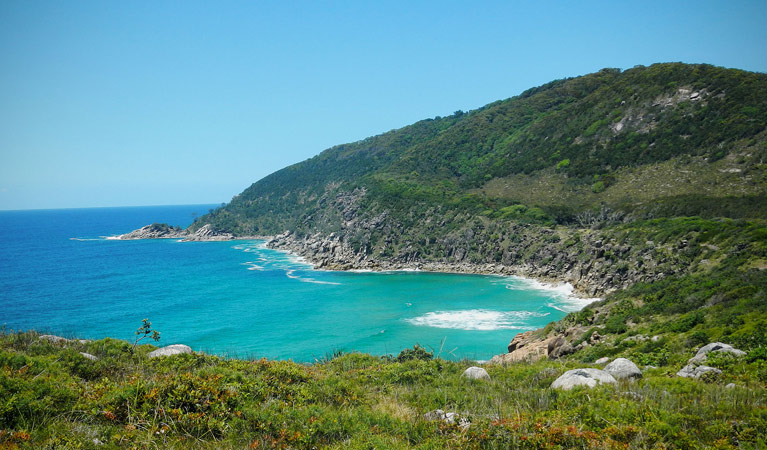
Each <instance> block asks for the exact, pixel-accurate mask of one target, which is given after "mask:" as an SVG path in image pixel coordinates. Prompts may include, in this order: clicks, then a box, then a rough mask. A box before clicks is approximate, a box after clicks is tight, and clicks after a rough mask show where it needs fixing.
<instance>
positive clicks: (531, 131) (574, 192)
mask: <svg viewBox="0 0 767 450" xmlns="http://www.w3.org/2000/svg"><path fill="white" fill-rule="evenodd" d="M766 129H767V76H766V75H764V74H758V73H750V72H745V71H740V70H734V69H723V68H720V67H714V66H709V65H688V64H681V63H672V64H655V65H652V66H649V67H643V66H638V67H635V68H633V69H629V70H626V71H623V72H622V71H620V70H617V69H605V70H602V71H600V72H597V73H593V74H589V75H585V76H582V77H577V78H570V79H564V80H557V81H554V82H551V83H548V84H545V85H543V86H540V87H537V88H533V89H530V90H528V91H526V92H524V93H522V94H521V95H519V96H517V97H513V98H510V99H508V100H503V101H498V102H495V103H492V104H489V105H487V106H484V107H482V108H479V109H477V110H474V111H470V112H468V113H464V112H461V111H458V112H456V113H455V114H453V115H452V116H449V117H438V118H435V119H427V120H423V121H420V122H417V123H415V124H413V125H410V126H407V127H404V128H401V129H398V130H393V131H390V132H388V133H384V134H381V135H378V136H375V137H371V138H368V139H365V140H362V141H359V142H355V143H351V144H344V145H339V146H336V147H333V148H331V149H329V150H326V151H324V152H322V153H320V154H319V155H317V156H315V157H314V158H311V159H309V160H307V161H304V162H302V163H298V164H295V165H292V166H290V167H287V168H285V169H282V170H280V171H278V172H275V173H274V174H272V175H269V176H267V177H265V178H264V179H262V180H260V181H258V182H256V183H254V184H253V185H252V186H250V187H249V188H248V189H246V190H245V191H243V192H242V193H241V194H239V195H238V196H236V197H235V198H233V199H232V202H230V203H229V204H228V205H226V206H224V207H221V208H218V209H216V210H215V211H213V212H212V213H211V214H209V215H207V216H205V217H202V218H200V220H199V221H198V222H197V223H196V224H194V225H192V228H195V227H199V226H202V225H203V224H205V223H211V224H213V225H214V226H215V227H216V228H217V229H220V230H222V231H232V232H235V233H239V234H243V235H254V234H261V235H265V234H276V233H280V232H283V231H285V230H299V229H306V230H307V231H311V232H318V231H320V232H325V233H329V232H333V231H337V230H338V229H339V228H340V227H341V226H342V223H343V220H341V219H340V218H337V217H336V218H327V217H326V219H327V220H325V221H324V222H323V221H318V220H312V219H316V217H317V216H318V215H322V214H323V213H324V212H325V209H326V206H327V203H328V200H329V199H332V198H333V197H334V196H336V195H338V194H341V193H348V192H352V191H354V190H355V189H363V190H364V191H365V192H366V197H365V199H364V200H363V201H362V203H361V205H360V206H361V211H362V212H368V213H371V214H372V212H374V211H377V212H381V211H390V212H392V215H393V219H399V216H398V215H397V211H405V210H407V209H408V208H415V209H418V210H424V206H423V205H425V204H426V205H429V206H435V205H438V206H439V207H440V208H442V211H443V212H444V211H451V210H452V211H454V210H461V211H463V210H465V209H466V207H467V206H476V207H480V206H492V207H495V209H500V208H505V207H510V206H514V205H521V206H523V207H525V208H528V209H533V208H535V209H536V211H542V212H539V213H536V214H533V215H532V217H533V218H534V219H536V220H538V221H544V222H545V221H554V222H557V223H563V224H574V223H576V222H575V220H574V218H575V216H576V215H577V214H578V213H580V212H582V211H584V210H598V209H599V208H600V207H601V206H602V205H607V206H609V207H610V208H612V209H615V210H619V211H621V212H622V213H624V214H627V215H630V216H631V217H634V218H649V217H664V216H690V215H700V216H706V217H717V216H721V217H733V218H737V217H742V218H767V212H765V208H762V207H760V206H761V205H763V204H764V203H765V201H767V176H766V175H765V173H766V172H767V171H765V169H766V168H767V139H766V138H767V134H766V133H767V131H765V130H766ZM657 171H659V173H656V172H657ZM689 174H691V175H689ZM548 186H554V187H555V188H556V189H555V190H552V189H553V188H550V187H548ZM541 188H542V190H543V192H541V193H540V194H538V193H537V192H536V191H538V190H539V189H541ZM431 213H432V214H434V211H431Z"/></svg>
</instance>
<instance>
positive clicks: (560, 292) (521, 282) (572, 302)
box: [501, 275, 601, 313]
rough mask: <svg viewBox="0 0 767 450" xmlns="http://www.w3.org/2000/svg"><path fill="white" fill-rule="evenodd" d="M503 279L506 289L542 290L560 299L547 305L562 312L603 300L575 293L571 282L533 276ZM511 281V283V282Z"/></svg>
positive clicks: (576, 309)
mask: <svg viewBox="0 0 767 450" xmlns="http://www.w3.org/2000/svg"><path fill="white" fill-rule="evenodd" d="M504 278H505V280H504V281H501V282H502V283H505V284H506V289H509V290H512V291H518V290H519V291H530V290H534V291H541V292H545V293H546V294H547V295H548V296H550V297H553V298H554V299H556V300H558V302H559V303H558V304H555V303H548V304H547V306H549V307H550V308H553V309H556V310H558V311H562V312H566V313H569V312H573V311H579V310H581V309H583V307H585V306H586V305H588V304H590V303H592V302H595V301H597V300H601V299H600V298H585V297H578V296H577V295H575V293H574V290H575V288H573V285H572V284H570V283H543V282H540V281H538V280H533V279H531V278H522V277H515V276H513V275H512V276H508V277H504ZM509 281H511V283H509Z"/></svg>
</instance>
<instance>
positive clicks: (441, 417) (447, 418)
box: [423, 409, 471, 430]
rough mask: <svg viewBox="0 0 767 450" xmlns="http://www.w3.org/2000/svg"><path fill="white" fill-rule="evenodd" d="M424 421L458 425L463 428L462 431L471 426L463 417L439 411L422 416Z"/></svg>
mask: <svg viewBox="0 0 767 450" xmlns="http://www.w3.org/2000/svg"><path fill="white" fill-rule="evenodd" d="M423 417H424V419H426V420H428V421H442V422H445V423H447V424H450V425H452V424H454V423H456V422H457V423H458V425H459V426H460V427H461V428H463V429H464V430H466V429H468V428H469V426H470V425H471V422H469V420H468V419H467V418H465V417H461V416H460V415H459V414H458V413H455V412H445V411H443V410H441V409H435V410H434V411H429V412H427V413H426V414H424V415H423Z"/></svg>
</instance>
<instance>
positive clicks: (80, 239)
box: [69, 237, 109, 242]
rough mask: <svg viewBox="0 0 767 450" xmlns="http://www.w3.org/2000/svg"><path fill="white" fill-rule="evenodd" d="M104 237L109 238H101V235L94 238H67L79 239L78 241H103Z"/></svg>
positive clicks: (71, 239)
mask: <svg viewBox="0 0 767 450" xmlns="http://www.w3.org/2000/svg"><path fill="white" fill-rule="evenodd" d="M104 239H109V238H103V237H100V238H95V239H94V238H69V240H70V241H80V242H88V241H103V240H104Z"/></svg>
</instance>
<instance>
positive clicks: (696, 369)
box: [676, 364, 722, 378]
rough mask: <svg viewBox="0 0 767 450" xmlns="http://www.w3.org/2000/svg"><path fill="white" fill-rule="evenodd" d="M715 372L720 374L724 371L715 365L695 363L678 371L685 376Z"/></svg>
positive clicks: (678, 374) (696, 376)
mask: <svg viewBox="0 0 767 450" xmlns="http://www.w3.org/2000/svg"><path fill="white" fill-rule="evenodd" d="M709 372H711V373H715V374H720V373H722V371H721V370H719V369H716V368H714V367H709V366H696V365H695V364H687V365H686V366H684V367H683V368H682V370H680V371H679V372H677V373H676V374H677V376H680V377H684V378H700V377H701V376H702V375H703V374H705V373H709Z"/></svg>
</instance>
